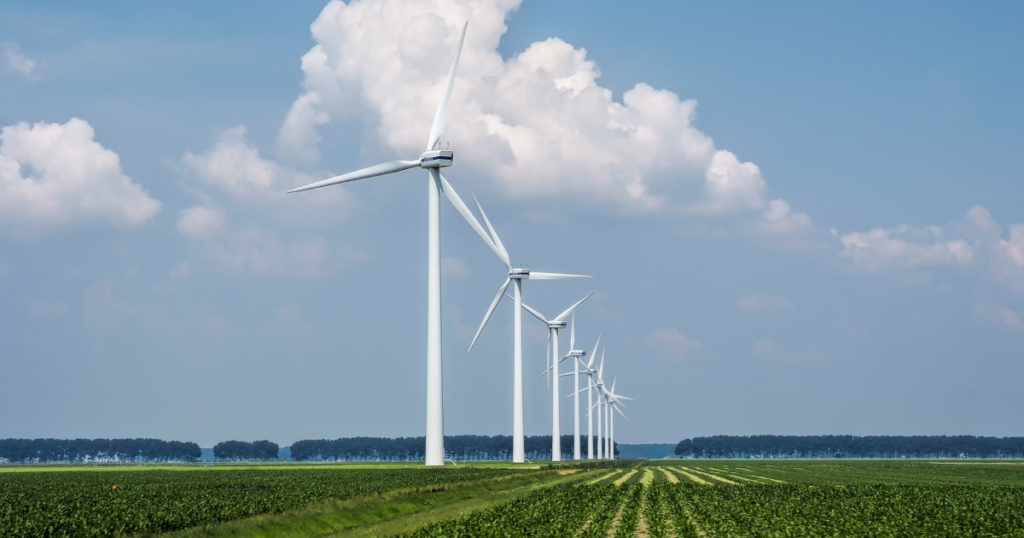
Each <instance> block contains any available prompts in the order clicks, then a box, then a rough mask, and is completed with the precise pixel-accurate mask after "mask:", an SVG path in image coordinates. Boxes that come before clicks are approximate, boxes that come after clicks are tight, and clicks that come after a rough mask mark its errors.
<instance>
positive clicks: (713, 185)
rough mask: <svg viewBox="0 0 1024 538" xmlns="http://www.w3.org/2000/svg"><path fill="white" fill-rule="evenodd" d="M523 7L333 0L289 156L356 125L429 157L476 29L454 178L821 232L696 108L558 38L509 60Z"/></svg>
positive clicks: (289, 129) (452, 125)
mask: <svg viewBox="0 0 1024 538" xmlns="http://www.w3.org/2000/svg"><path fill="white" fill-rule="evenodd" d="M519 3H520V2H519V0H482V1H476V2H460V1H457V0H430V1H416V2H413V1H411V0H407V1H402V0H399V1H384V0H354V1H352V2H350V3H348V4H345V3H342V2H339V1H334V2H331V3H330V4H328V5H327V6H326V7H325V8H324V9H323V11H322V12H321V14H320V16H319V17H318V18H317V20H316V21H315V22H314V23H313V24H312V26H311V31H312V35H313V38H314V40H315V41H316V45H315V46H314V47H313V48H312V49H311V50H310V51H309V52H308V53H307V54H306V55H305V56H303V58H302V70H303V73H304V80H303V87H304V90H305V91H304V92H303V93H302V94H301V95H300V96H298V98H297V99H296V100H295V102H294V103H293V104H292V107H291V109H290V112H289V113H288V116H287V118H286V119H285V121H284V122H283V125H282V127H281V130H280V133H279V137H278V142H277V148H278V151H279V153H280V154H281V155H282V156H284V157H286V158H288V159H290V160H292V161H293V162H301V163H306V164H307V165H308V164H315V163H316V162H317V161H318V159H319V156H320V152H319V149H318V147H317V146H318V144H319V142H320V136H319V134H318V132H317V128H318V126H320V125H322V124H324V123H326V122H329V121H331V120H332V119H335V118H340V117H358V118H362V119H364V120H366V121H367V122H368V123H369V124H370V125H374V124H375V125H376V130H377V133H378V135H379V137H380V140H381V141H382V142H383V143H384V145H385V146H386V147H388V148H390V149H391V150H392V151H394V153H395V154H397V155H399V156H401V158H415V157H416V156H418V155H419V153H420V152H421V151H423V146H424V142H425V138H426V134H427V131H428V130H429V126H430V122H431V120H432V118H433V114H434V110H435V108H436V106H437V101H438V99H439V98H440V94H441V91H442V86H443V84H444V79H445V76H446V74H447V70H448V67H449V65H450V61H451V60H450V59H451V57H452V55H453V52H454V50H455V46H456V44H457V41H458V38H459V33H460V31H461V29H462V25H463V23H464V22H466V21H470V26H469V30H468V32H467V34H466V43H465V47H464V49H463V53H462V59H461V61H460V65H459V76H458V80H457V81H456V84H455V89H454V94H453V97H452V102H451V110H450V113H449V119H448V124H447V129H446V131H445V134H444V136H443V137H442V140H444V141H450V142H451V144H452V147H453V149H455V150H457V154H456V160H457V161H459V163H460V165H461V166H462V168H460V171H459V174H458V177H457V178H453V181H457V182H463V181H468V180H469V179H468V178H475V177H483V178H485V179H486V180H487V181H489V182H490V183H491V185H492V187H493V188H496V189H497V190H499V191H500V192H501V193H502V194H503V195H504V196H506V197H509V198H513V199H520V200H524V199H536V198H543V197H551V196H560V195H569V196H572V197H573V198H574V199H576V200H579V201H580V202H581V203H588V204H595V203H596V204H600V205H604V206H606V207H612V208H615V209H618V210H621V211H626V212H654V211H662V212H679V213H684V214H695V215H710V216H717V215H729V214H737V213H751V214H753V215H755V216H756V217H758V218H759V219H760V221H763V222H762V223H761V224H760V225H759V226H758V229H759V230H760V231H763V232H765V233H771V234H780V233H795V232H800V231H805V230H806V229H809V228H810V227H811V222H810V219H809V218H808V217H807V215H805V214H803V213H794V212H792V210H791V208H790V206H789V204H788V203H786V202H785V200H781V199H778V200H769V199H768V198H767V184H766V183H765V180H764V178H763V177H762V174H761V171H760V169H759V168H758V167H757V165H755V164H754V163H750V162H743V161H742V160H741V159H740V158H739V157H737V156H736V155H735V154H734V153H732V152H730V151H728V150H724V149H719V148H716V147H715V144H714V141H713V140H712V139H711V138H710V137H709V136H707V135H706V134H704V133H702V132H701V131H700V130H698V129H697V128H696V127H694V125H693V119H694V114H695V110H696V107H697V102H696V101H695V100H693V99H681V98H680V97H679V96H678V95H676V94H675V93H673V92H670V91H667V90H661V89H656V88H654V87H652V86H650V85H648V84H644V83H638V84H636V85H635V86H634V87H633V88H632V89H630V90H628V91H626V92H625V93H624V94H622V96H621V100H616V99H615V98H614V96H613V94H612V91H611V90H609V89H607V88H604V87H602V86H600V85H599V84H598V82H597V81H598V79H599V77H600V75H601V73H600V70H599V69H598V67H597V65H596V64H595V62H594V61H593V60H591V59H589V58H588V57H587V51H586V50H585V49H582V48H576V47H574V46H572V45H571V44H569V43H566V42H565V41H563V40H561V39H558V38H550V39H547V40H545V41H541V42H537V43H533V44H531V45H530V46H529V47H527V48H526V50H524V51H522V52H520V53H519V54H517V55H515V56H514V57H511V58H509V59H508V60H505V59H503V58H502V57H501V55H500V54H499V53H498V43H499V40H500V38H501V36H502V35H503V34H504V33H505V31H506V26H505V21H506V19H507V17H508V16H509V15H510V14H511V13H512V12H513V11H514V10H515V9H516V8H517V7H518V6H519ZM463 171H465V172H463Z"/></svg>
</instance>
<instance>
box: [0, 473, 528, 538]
mask: <svg viewBox="0 0 1024 538" xmlns="http://www.w3.org/2000/svg"><path fill="white" fill-rule="evenodd" d="M515 472H516V471H510V470H507V469H479V468H467V469H448V468H445V469H369V470H364V469H338V468H326V469H259V468H252V469H246V470H221V471H204V470H191V471H162V470H155V471H145V472H130V471H129V472H125V471H99V472H90V473H82V472H77V471H63V472H46V473H38V472H36V473H0V535H2V536H5V537H12V538H13V537H77V536H112V535H115V534H132V533H139V532H163V531H171V530H177V529H184V528H188V527H193V526H196V525H200V524H204V523H212V522H223V521H231V520H235V519H239V518H245V517H250V516H254V515H258V514H264V513H274V512H281V511H285V510H292V509H296V508H301V507H304V506H309V505H311V504H314V503H321V502H325V501H328V500H341V499H349V498H353V497H358V496H367V495H374V494H380V493H383V492H387V491H392V490H397V489H407V488H422V487H435V486H439V485H444V484H449V483H454V482H462V481H467V480H476V479H483V478H495V477H499V476H505V475H509V474H511V473H515Z"/></svg>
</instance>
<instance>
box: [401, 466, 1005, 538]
mask: <svg viewBox="0 0 1024 538" xmlns="http://www.w3.org/2000/svg"><path fill="white" fill-rule="evenodd" d="M639 532H642V533H643V534H645V535H646V536H649V537H650V538H666V537H668V536H678V537H680V538H697V537H698V536H706V537H709V538H724V537H731V536H749V537H755V538H760V537H764V538H769V537H771V538H778V537H790V536H792V537H798V536H799V537H814V536H822V537H825V536H829V537H831V536H867V537H878V538H882V537H909V538H915V537H921V538H925V537H927V538H937V537H961V536H1018V537H1024V489H1021V488H1015V487H980V486H892V485H864V486H831V487H829V486H826V487H820V486H807V485H782V484H775V485H767V484H749V485H744V486H725V485H718V486H707V485H697V484H692V483H679V484H673V483H670V482H669V481H667V480H655V481H654V482H653V483H651V484H649V485H644V484H642V483H641V482H637V481H634V480H633V479H632V478H631V479H629V480H627V481H626V482H624V483H623V484H622V485H619V486H615V485H613V483H612V482H611V481H610V480H608V481H602V482H599V483H598V484H596V485H585V484H584V485H562V486H556V487H552V488H550V489H546V490H541V491H537V492H534V493H532V494H529V495H527V496H524V497H522V498H520V499H517V500H514V501H511V502H509V503H506V504H502V505H499V506H496V507H493V508H490V509H488V510H484V511H481V512H478V513H475V514H470V515H468V516H464V517H461V518H458V519H455V520H450V521H442V522H437V523H433V524H430V525H427V526H425V527H423V528H421V529H419V530H418V531H416V532H414V533H412V534H409V535H406V537H405V538H434V537H442V536H444V537H468V536H479V537H484V538H489V537H506V536H535V537H548V536H551V537H555V536H614V537H615V538H630V537H633V536H636V535H637V534H638V533H639Z"/></svg>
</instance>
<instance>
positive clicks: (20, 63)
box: [0, 42, 39, 80]
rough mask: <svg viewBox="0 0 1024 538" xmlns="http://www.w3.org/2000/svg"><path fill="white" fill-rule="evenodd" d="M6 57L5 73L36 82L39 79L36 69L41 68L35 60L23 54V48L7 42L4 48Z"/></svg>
mask: <svg viewBox="0 0 1024 538" xmlns="http://www.w3.org/2000/svg"><path fill="white" fill-rule="evenodd" d="M0 48H2V50H3V55H4V58H3V60H4V71H7V72H8V73H14V74H16V75H20V76H22V77H24V78H25V79H26V80H34V79H35V78H37V77H38V73H37V71H36V69H37V68H38V67H39V66H38V64H37V63H36V61H35V60H33V59H32V58H29V57H27V56H25V55H24V54H22V52H21V47H19V46H18V44H17V43H11V42H7V43H4V44H3V46H2V47H0Z"/></svg>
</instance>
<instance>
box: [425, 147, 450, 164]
mask: <svg viewBox="0 0 1024 538" xmlns="http://www.w3.org/2000/svg"><path fill="white" fill-rule="evenodd" d="M452 157H453V154H452V152H451V151H448V150H446V149H432V150H429V151H424V152H423V155H420V168H446V167H449V166H451V165H452Z"/></svg>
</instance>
